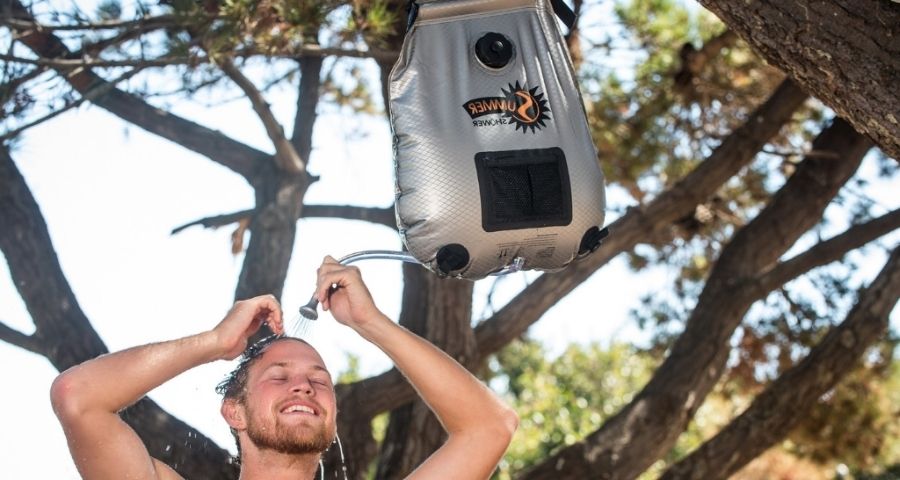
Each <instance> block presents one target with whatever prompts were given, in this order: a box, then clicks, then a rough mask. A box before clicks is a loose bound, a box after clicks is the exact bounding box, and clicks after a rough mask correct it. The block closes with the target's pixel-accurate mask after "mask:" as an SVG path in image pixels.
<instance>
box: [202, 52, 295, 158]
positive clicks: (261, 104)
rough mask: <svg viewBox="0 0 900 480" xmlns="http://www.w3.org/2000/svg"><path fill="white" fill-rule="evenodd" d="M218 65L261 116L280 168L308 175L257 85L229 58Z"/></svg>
mask: <svg viewBox="0 0 900 480" xmlns="http://www.w3.org/2000/svg"><path fill="white" fill-rule="evenodd" d="M218 64H219V68H220V69H221V70H222V71H223V72H225V75H228V78H230V79H231V80H232V81H234V83H235V84H237V86H238V87H239V88H240V89H241V90H242V91H243V92H244V94H245V95H247V98H248V99H249V100H250V104H251V105H253V110H254V111H255V112H256V114H257V115H258V116H259V119H260V120H261V121H262V123H263V126H264V127H265V128H266V134H267V135H268V136H269V140H271V141H272V145H274V146H275V161H276V162H277V163H278V167H279V168H281V170H282V171H284V172H286V173H290V174H303V173H306V161H305V160H304V159H303V158H300V155H299V154H298V153H297V150H295V149H294V146H293V145H291V142H289V141H288V139H287V137H285V136H284V129H283V128H282V127H281V124H279V123H278V120H277V119H276V118H275V115H274V114H273V113H272V109H270V108H269V103H268V102H266V99H265V98H264V97H263V96H262V93H261V92H260V91H259V89H257V88H256V85H254V84H253V82H252V81H250V79H249V78H247V77H246V76H245V75H244V74H243V73H241V71H240V69H238V68H237V67H236V66H235V65H234V63H232V61H231V60H229V59H228V58H222V59H220V60H219V61H218Z"/></svg>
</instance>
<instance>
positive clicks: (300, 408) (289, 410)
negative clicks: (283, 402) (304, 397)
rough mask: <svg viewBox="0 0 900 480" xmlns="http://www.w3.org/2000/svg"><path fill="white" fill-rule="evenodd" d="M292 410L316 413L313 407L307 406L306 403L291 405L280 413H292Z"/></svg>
mask: <svg viewBox="0 0 900 480" xmlns="http://www.w3.org/2000/svg"><path fill="white" fill-rule="evenodd" d="M293 412H304V413H311V414H313V415H315V414H316V412H315V411H314V410H313V409H311V408H309V407H307V406H306V405H291V406H290V407H288V408H285V409H284V410H282V413H293Z"/></svg>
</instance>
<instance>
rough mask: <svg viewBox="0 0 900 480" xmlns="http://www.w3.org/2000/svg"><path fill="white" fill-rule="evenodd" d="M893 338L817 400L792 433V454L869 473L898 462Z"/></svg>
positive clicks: (899, 421) (899, 369)
mask: <svg viewBox="0 0 900 480" xmlns="http://www.w3.org/2000/svg"><path fill="white" fill-rule="evenodd" d="M896 342H897V339H896V338H894V339H888V340H885V341H884V342H882V343H881V344H879V345H878V346H877V347H876V348H875V349H874V350H873V351H872V352H870V354H869V355H867V361H866V362H865V363H864V364H863V365H861V366H860V367H858V368H856V369H855V370H854V371H853V372H852V373H850V374H849V375H847V377H845V378H844V379H843V380H842V381H841V383H840V384H839V385H838V386H837V387H836V388H834V389H833V390H832V391H830V392H828V393H827V394H826V395H824V396H822V398H820V399H819V401H818V402H817V403H816V405H815V406H814V407H813V408H812V410H811V411H810V412H809V415H806V416H804V417H803V419H802V421H801V423H800V426H799V427H798V428H797V430H795V431H794V433H793V434H792V435H791V437H790V438H791V440H792V443H793V448H792V451H793V452H794V453H795V454H797V455H799V456H802V457H806V458H810V459H811V460H813V461H816V462H819V463H829V462H835V461H836V462H840V463H843V464H844V465H847V466H848V467H850V468H851V469H852V470H856V471H862V472H865V471H869V472H873V473H875V472H877V471H878V470H880V469H881V467H882V466H883V465H890V464H897V463H900V360H897V359H894V358H893V352H894V349H895V346H896Z"/></svg>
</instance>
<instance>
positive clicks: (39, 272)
mask: <svg viewBox="0 0 900 480" xmlns="http://www.w3.org/2000/svg"><path fill="white" fill-rule="evenodd" d="M0 224H2V225H3V228H0V250H2V251H3V254H4V256H5V257H6V261H7V262H8V264H9V270H10V274H11V276H12V279H13V283H14V284H15V285H16V288H17V289H18V291H19V294H20V295H21V296H22V300H23V301H24V302H25V306H26V308H27V309H28V312H29V313H30V314H31V318H32V319H33V321H34V324H35V333H34V334H33V335H31V339H32V340H33V341H34V342H35V343H36V344H37V345H38V346H39V348H38V350H39V351H40V353H41V354H42V355H44V356H45V357H46V358H47V359H48V360H49V361H50V363H51V364H53V366H54V367H56V369H57V370H60V371H63V370H65V369H67V368H69V367H71V366H73V365H77V364H79V363H81V362H84V361H86V360H89V359H91V358H94V357H97V356H99V355H102V354H104V353H107V352H108V351H109V350H108V349H107V348H106V345H104V344H103V342H102V341H101V340H100V337H99V336H98V335H97V332H96V331H95V330H94V328H93V327H92V326H91V324H90V322H89V321H88V319H87V317H86V316H85V314H84V312H83V311H82V310H81V307H80V306H79V305H78V301H77V299H76V298H75V295H74V293H72V289H71V288H70V287H69V283H68V281H66V278H65V276H64V275H63V272H62V269H61V268H60V266H59V260H58V259H57V256H56V252H55V250H54V248H53V244H52V242H51V240H50V234H49V232H48V231H47V225H46V223H45V221H44V218H43V215H42V214H41V211H40V208H39V207H38V205H37V202H35V200H34V197H33V196H32V195H31V191H30V190H29V189H28V186H27V184H26V183H25V179H24V178H22V175H21V174H20V173H19V171H18V169H17V168H16V166H15V163H14V162H13V160H12V158H11V157H10V156H9V152H8V151H7V150H6V148H5V147H0ZM122 418H123V419H124V420H125V421H126V422H127V423H128V424H129V425H131V427H132V428H134V430H135V431H136V432H137V433H138V435H139V436H140V437H141V438H142V439H144V441H145V443H146V445H147V450H148V451H149V452H150V455H152V456H153V457H155V458H158V459H160V460H162V461H163V462H166V463H167V464H169V465H171V466H172V467H173V468H175V470H177V471H178V472H179V473H180V474H181V475H182V476H184V477H185V478H221V479H233V478H237V474H238V469H237V468H236V466H235V465H233V464H231V462H230V458H231V455H230V454H229V453H228V451H226V450H224V449H221V448H219V447H218V446H216V444H215V443H213V442H212V441H211V440H210V439H209V438H207V437H206V436H204V435H203V434H202V433H200V432H199V431H197V430H194V429H193V428H191V427H190V426H188V425H186V424H185V423H184V422H182V421H180V420H178V419H177V418H175V417H173V416H171V415H169V414H168V413H167V412H166V411H164V410H163V409H161V408H160V407H159V406H158V405H157V404H156V403H154V402H153V401H152V400H150V399H148V398H144V399H142V400H141V401H140V402H138V403H137V404H135V405H133V406H131V407H129V408H128V409H127V410H125V411H124V412H123V413H122Z"/></svg>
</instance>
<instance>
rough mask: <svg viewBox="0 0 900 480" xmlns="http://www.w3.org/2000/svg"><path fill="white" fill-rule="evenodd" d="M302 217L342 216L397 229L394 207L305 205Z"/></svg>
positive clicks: (346, 218) (345, 218)
mask: <svg viewBox="0 0 900 480" xmlns="http://www.w3.org/2000/svg"><path fill="white" fill-rule="evenodd" d="M301 218H342V219H344V220H360V221H363V222H370V223H375V224H378V225H384V226H385V227H388V228H390V229H394V230H396V228H397V218H396V216H395V215H394V207H357V206H354V205H309V204H307V205H304V206H303V215H301Z"/></svg>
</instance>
